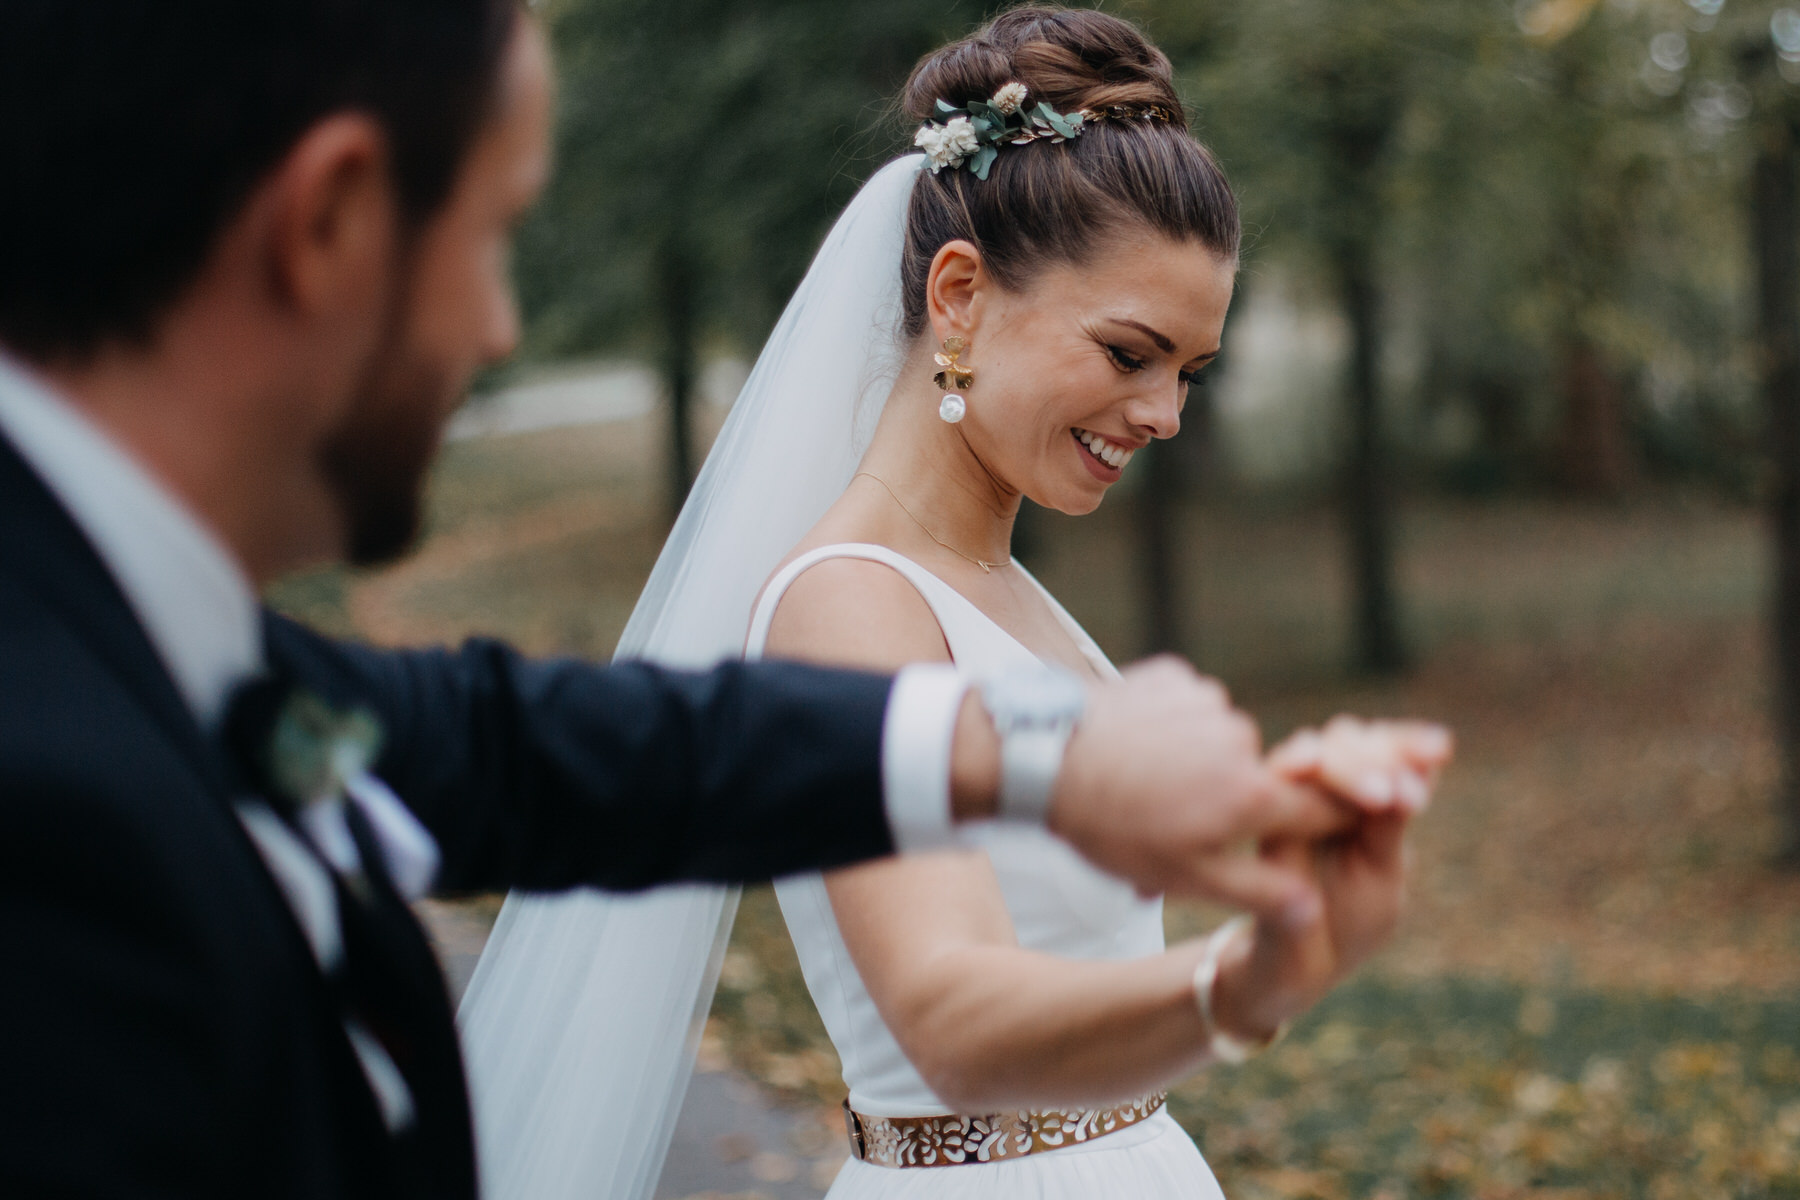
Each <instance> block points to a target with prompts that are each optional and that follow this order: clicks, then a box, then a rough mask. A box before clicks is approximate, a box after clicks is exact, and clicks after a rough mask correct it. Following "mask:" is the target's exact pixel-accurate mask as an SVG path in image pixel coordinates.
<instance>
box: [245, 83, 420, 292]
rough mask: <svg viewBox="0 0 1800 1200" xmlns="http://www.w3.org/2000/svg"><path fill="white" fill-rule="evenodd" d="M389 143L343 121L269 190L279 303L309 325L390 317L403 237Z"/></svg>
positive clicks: (363, 123) (267, 250) (269, 245)
mask: <svg viewBox="0 0 1800 1200" xmlns="http://www.w3.org/2000/svg"><path fill="white" fill-rule="evenodd" d="M388 167H389V155H388V141H387V137H386V135H385V133H384V132H383V131H382V128H381V126H380V125H379V124H377V123H376V122H375V121H374V120H373V119H371V118H369V117H366V116H363V115H360V114H356V113H340V114H337V115H335V116H331V117H327V118H326V119H324V120H322V121H320V122H318V123H317V124H316V125H314V126H313V127H312V128H311V129H310V130H308V131H307V132H306V134H305V135H303V136H302V137H301V138H300V140H299V141H298V142H296V143H295V144H294V146H293V147H292V149H290V150H289V152H288V153H287V155H286V156H285V157H284V158H283V159H282V161H281V163H280V164H278V165H277V167H276V168H275V170H274V171H273V172H271V174H270V175H269V176H268V177H267V178H266V179H265V181H264V185H263V186H262V187H261V188H260V189H259V191H260V192H261V193H262V199H263V203H264V205H266V208H265V220H264V223H263V238H262V242H263V251H264V258H265V262H266V264H267V269H268V281H269V286H270V288H271V290H272V296H271V299H272V300H273V301H274V302H275V304H276V305H277V306H279V307H283V308H288V309H290V310H291V312H292V315H294V316H296V317H298V318H300V319H301V320H306V319H308V318H318V317H321V316H323V317H326V318H328V319H330V318H334V317H339V316H348V315H349V314H351V313H354V312H357V311H358V310H361V309H369V310H370V311H381V310H382V307H383V306H384V305H385V303H386V301H387V297H388V290H389V287H390V280H389V274H390V272H391V270H392V265H393V256H394V252H395V247H396V242H397V240H398V237H399V220H398V208H397V198H396V195H395V191H394V186H393V179H392V176H391V174H390V172H389V169H388Z"/></svg>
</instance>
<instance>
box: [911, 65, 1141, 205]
mask: <svg viewBox="0 0 1800 1200" xmlns="http://www.w3.org/2000/svg"><path fill="white" fill-rule="evenodd" d="M1030 98H1031V92H1030V89H1028V88H1027V87H1026V86H1025V85H1024V84H1022V83H1019V82H1018V81H1016V80H1015V81H1013V82H1011V83H1007V84H1004V85H1003V86H1002V87H1001V88H1000V90H999V91H997V92H995V93H994V94H993V96H992V97H991V98H989V99H988V100H985V101H982V100H972V101H970V102H969V103H968V104H966V105H964V106H963V107H961V108H958V107H957V106H955V105H954V104H951V103H949V102H947V101H944V100H939V101H938V102H937V116H936V118H934V119H932V120H928V121H926V122H925V123H924V125H922V126H921V127H920V129H919V132H918V134H917V136H915V137H914V138H913V145H915V146H917V147H919V149H921V150H923V151H925V158H926V161H927V162H929V163H930V165H931V173H932V174H933V175H936V174H937V173H938V172H939V171H942V170H943V169H944V168H945V167H949V168H951V169H952V170H954V169H955V168H957V167H967V168H968V170H969V174H971V175H973V176H975V178H977V179H981V180H985V179H986V178H987V177H988V170H989V168H991V167H992V166H993V165H994V159H996V158H998V157H999V155H1000V148H1001V147H1002V146H1024V145H1027V144H1029V143H1031V142H1035V141H1039V140H1042V139H1044V138H1048V139H1049V140H1050V141H1051V142H1053V143H1054V142H1066V141H1069V140H1071V139H1073V138H1078V137H1080V136H1081V135H1082V133H1083V132H1084V131H1085V130H1086V128H1087V126H1088V125H1089V124H1090V123H1092V122H1095V121H1107V120H1112V121H1128V120H1143V121H1164V122H1173V121H1174V120H1175V114H1174V113H1173V112H1170V111H1169V110H1168V109H1166V108H1163V107H1162V106H1160V105H1153V104H1151V105H1129V104H1128V105H1113V106H1110V107H1107V108H1102V109H1098V110H1096V109H1091V108H1084V109H1082V110H1081V111H1080V112H1073V113H1059V112H1057V111H1056V110H1055V109H1054V108H1051V107H1050V106H1049V105H1048V104H1045V103H1044V102H1043V101H1041V100H1040V101H1039V102H1038V103H1037V104H1035V105H1031V106H1029V107H1028V106H1027V104H1026V102H1027V101H1028V100H1029V99H1030Z"/></svg>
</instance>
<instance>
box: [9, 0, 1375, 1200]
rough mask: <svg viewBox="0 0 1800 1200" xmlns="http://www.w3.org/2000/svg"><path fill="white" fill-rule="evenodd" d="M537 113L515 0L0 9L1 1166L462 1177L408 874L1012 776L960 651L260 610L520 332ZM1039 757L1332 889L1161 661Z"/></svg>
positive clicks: (550, 866)
mask: <svg viewBox="0 0 1800 1200" xmlns="http://www.w3.org/2000/svg"><path fill="white" fill-rule="evenodd" d="M620 102H621V103H625V102H626V98H620ZM549 108H550V104H549V98H548V77H547V63H546V55H545V51H544V47H543V45H542V42H541V40H540V37H539V35H538V33H537V31H536V30H535V28H534V27H533V26H532V24H531V22H530V21H529V20H528V19H526V18H524V17H522V16H521V15H520V14H519V11H518V10H517V9H516V7H515V4H514V0H6V2H5V3H4V4H0V112H4V113H5V114H6V115H5V118H4V120H3V121H0V164H4V166H3V167H0V169H3V170H4V171H5V172H6V181H5V185H4V186H3V187H0V230H4V231H5V232H4V233H3V234H0V664H4V665H3V667H0V963H4V972H5V975H4V980H3V981H0V1195H6V1196H81V1197H90V1196H91V1197H110V1196H176V1197H198V1196H208V1197H211V1196H217V1197H221V1198H223V1197H233V1198H238V1197H257V1198H259V1200H260V1198H265V1197H286V1196H292V1197H339V1196H370V1197H376V1196H380V1197H395V1196H433V1197H439V1196H441V1197H467V1196H471V1195H473V1193H474V1187H475V1184H474V1178H475V1176H474V1169H473V1158H472V1150H471V1144H470V1134H469V1124H468V1108H467V1098H466V1095H465V1092H464V1084H463V1080H462V1073H461V1067H460V1062H459V1059H458V1054H457V1048H456V1042H455V1032H454V1028H453V1025H452V1022H451V1016H450V1010H449V1006H448V1004H447V1002H446V1000H445V997H444V993H443V987H442V982H441V980H440V979H439V977H438V976H437V974H436V972H435V969H434V966H433V964H432V961H431V958H430V953H429V950H428V948H427V945H426V943H425V941H424V939H423V937H422V935H421V933H420V931H419V929H418V927H417V925H416V924H415V923H414V921H413V920H412V917H411V914H410V912H409V910H408V909H407V907H406V904H405V901H406V900H407V899H409V898H411V897H412V896H414V895H416V894H417V893H418V892H419V891H420V890H421V889H422V888H424V887H425V886H427V885H434V886H435V887H436V888H438V889H440V890H450V891H454V890H467V889H477V888H480V889H498V888H505V887H526V888H566V887H570V886H575V885H580V884H597V885H600V886H608V887H615V888H637V887H645V886H650V885H653V884H658V883H663V882H668V881H672V880H682V879H687V880H694V879H699V880H720V881H730V880H747V879H758V878H765V877H768V876H770V875H772V874H777V873H781V872H786V871H793V870H798V869H802V868H809V867H820V866H828V865H833V864H841V863H845V862H850V861H855V860H858V859H863V858H868V857H872V856H877V855H882V854H887V853H891V852H893V851H894V850H896V849H907V848H916V847H924V846H928V845H931V844H934V843H938V842H942V841H944V840H946V839H947V838H948V837H949V836H951V835H950V827H951V825H952V823H953V821H955V820H964V819H973V818H980V817H984V816H992V815H994V813H995V811H996V807H997V804H998V801H997V796H998V794H999V793H1000V791H1001V787H1002V783H1003V782H1008V781H1010V780H1011V776H1009V775H1005V774H1004V773H1003V768H1002V765H1001V764H1002V755H1001V748H1000V740H999V737H998V735H997V734H996V732H995V729H994V726H993V724H992V722H991V721H990V720H989V718H988V716H987V714H986V713H985V712H984V711H983V708H982V706H981V704H980V703H979V702H978V701H977V700H975V699H974V698H973V697H972V695H970V694H967V692H966V689H965V687H964V681H962V680H960V679H959V678H958V677H957V676H955V674H954V673H952V672H950V671H948V670H947V669H919V670H914V671H911V672H908V673H905V674H903V675H902V676H901V677H900V678H899V679H898V681H895V680H889V679H886V678H881V677H874V676H865V675H858V674H851V673H839V672H830V671H824V670H817V669H810V668H805V667H800V666H796V665H784V664H766V665H758V666H744V665H735V666H726V667H721V668H719V669H717V670H714V671H711V672H706V673H677V672H672V671H665V670H660V669H657V668H653V667H649V666H643V665H634V664H624V665H618V666H613V667H608V668H600V667H594V666H589V665H585V664H579V663H573V662H531V661H527V660H524V659H522V658H520V657H519V656H518V655H516V654H514V653H513V652H512V651H510V650H509V649H507V648H506V647H505V646H502V645H499V644H496V643H492V642H484V641H477V642H472V643H470V644H469V645H467V646H465V647H464V648H462V649H461V650H460V651H404V652H381V651H375V650H370V649H367V648H360V647H355V646H350V645H344V644H339V643H334V642H332V641H329V640H327V639H324V638H322V637H319V636H318V635H316V634H313V633H311V632H309V631H307V630H305V629H303V628H301V627H299V626H297V625H294V624H292V623H290V622H286V621H284V620H281V619H279V618H276V617H274V616H272V615H270V614H267V613H265V612H262V611H261V610H260V609H259V607H258V605H257V602H256V600H255V595H256V592H255V589H256V588H257V587H259V586H261V585H262V584H265V583H267V582H268V581H269V580H271V579H273V578H275V577H276V576H278V575H280V574H281V573H282V572H284V571H287V570H290V569H292V568H293V567H295V566H297V565H300V564H305V563H315V562H322V561H331V560H343V561H349V562H353V563H374V562H380V561H383V560H386V559H388V558H391V557H392V556H394V555H395V554H396V553H398V552H399V551H400V550H401V549H402V548H403V547H404V546H405V545H406V544H407V543H408V542H409V541H410V540H411V539H412V537H413V535H414V532H415V529H416V526H417V522H418V504H419V490H420V480H421V477H422V475H423V473H424V471H425V469H426V467H427V466H428V464H429V463H430V461H431V458H432V456H433V454H434V452H435V449H436V446H437V442H438V437H439V433H440V430H441V427H442V425H443V423H444V421H445V419H446V418H447V416H448V415H449V414H450V412H451V411H452V410H453V409H454V407H455V406H456V405H457V403H458V402H459V401H460V399H461V397H462V395H463V389H464V387H465V385H466V383H467V381H468V379H469V377H470V375H471V373H472V372H473V371H474V370H475V369H476V368H478V367H479V366H481V365H482V364H484V363H487V362H491V361H494V360H496V359H499V358H501V357H504V356H505V355H506V354H507V353H508V352H509V351H510V350H511V349H512V346H513V344H514V341H515V340H516V337H517V328H516V320H517V318H516V315H515V312H514V308H513V302H512V298H511V294H510V290H509V286H508V281H507V277H506V250H507V243H508V236H509V231H510V229H511V227H512V225H513V224H514V223H515V222H516V221H517V219H518V218H519V216H520V214H521V213H523V212H524V211H525V209H526V208H527V206H528V205H529V204H530V203H531V201H532V198H533V197H534V195H535V194H536V193H537V191H538V189H539V187H540V185H541V184H542V182H543V178H544V175H545V172H546V170H547V162H546V149H545V147H546V140H547V130H548V125H549ZM246 685H248V686H246ZM377 751H378V752H377ZM371 756H373V758H372V761H371ZM1051 768H1052V771H1051V774H1050V776H1049V777H1048V779H1047V781H1046V783H1045V785H1044V786H1046V787H1049V786H1051V781H1053V785H1054V791H1053V792H1052V793H1051V794H1050V799H1051V801H1052V803H1051V805H1050V808H1049V812H1048V818H1047V819H1048V820H1049V822H1050V824H1051V826H1052V827H1053V828H1054V829H1056V830H1057V831H1058V832H1059V833H1061V834H1062V835H1063V836H1065V837H1067V838H1068V839H1069V840H1070V841H1071V842H1072V843H1074V844H1075V845H1076V846H1077V847H1078V848H1079V849H1081V850H1082V851H1083V852H1084V853H1086V854H1087V855H1089V856H1090V857H1091V858H1093V859H1094V860H1095V861H1096V862H1098V863H1100V864H1102V865H1103V866H1106V867H1109V868H1110V869H1112V870H1114V871H1116V872H1118V873H1120V874H1122V875H1125V876H1127V877H1129V878H1131V879H1133V880H1134V881H1135V882H1137V883H1138V884H1139V885H1140V886H1142V887H1145V888H1147V889H1173V890H1179V891H1186V892H1190V893H1201V894H1208V895H1212V896H1214V897H1216V898H1219V899H1223V900H1226V901H1228V902H1232V903H1236V904H1240V905H1245V906H1249V907H1253V908H1256V909H1258V910H1259V911H1263V912H1278V911H1287V910H1293V909H1295V908H1298V909H1300V910H1308V911H1310V909H1311V906H1312V905H1313V904H1314V903H1315V898H1314V897H1313V895H1312V894H1311V892H1310V891H1309V890H1308V889H1307V888H1306V886H1305V885H1304V884H1303V883H1302V882H1301V881H1300V880H1299V879H1298V878H1297V877H1293V876H1289V875H1287V874H1285V873H1282V872H1281V871H1279V870H1277V869H1276V868H1274V867H1271V866H1268V865H1257V864H1255V863H1253V862H1249V861H1246V860H1244V859H1242V858H1240V857H1237V856H1233V855H1230V854H1228V853H1227V851H1228V850H1229V849H1230V848H1231V847H1232V846H1233V845H1234V844H1236V843H1239V842H1241V841H1242V840H1243V839H1246V838H1255V837H1261V836H1266V835H1270V834H1277V833H1280V834H1291V835H1296V836H1302V837H1304V836H1316V835H1318V834H1320V833H1323V832H1325V831H1328V830H1331V829H1334V828H1337V827H1338V824H1339V822H1340V821H1341V820H1342V818H1341V816H1340V814H1339V812H1338V810H1337V809H1336V808H1334V807H1333V806H1332V805H1331V804H1329V803H1327V802H1326V801H1325V800H1323V799H1322V798H1320V797H1319V796H1318V795H1316V794H1314V793H1312V792H1310V791H1305V790H1301V789H1295V788H1291V787H1282V786H1279V785H1278V784H1277V783H1276V782H1275V781H1274V780H1273V779H1272V778H1271V776H1270V775H1269V773H1268V772H1267V770H1266V769H1265V768H1264V766H1263V765H1262V763H1261V761H1260V758H1259V755H1258V752H1257V746H1256V739H1255V735H1254V732H1253V730H1252V728H1251V727H1250V726H1249V724H1248V722H1247V721H1246V720H1245V719H1244V718H1243V717H1242V716H1241V715H1240V714H1238V713H1236V712H1235V711H1233V710H1232V709H1231V708H1230V706H1229V705H1228V704H1227V703H1226V702H1225V700H1224V698H1223V695H1222V693H1221V692H1220V691H1219V690H1218V689H1217V688H1216V686H1214V685H1211V684H1209V683H1206V682H1204V681H1201V680H1198V679H1197V678H1195V677H1194V676H1193V675H1192V674H1191V673H1190V672H1188V671H1186V670H1185V668H1182V667H1179V666H1177V665H1173V664H1168V663H1164V664H1160V665H1152V666H1150V667H1147V668H1141V669H1138V670H1137V671H1135V672H1133V673H1131V674H1130V676H1129V678H1128V680H1127V681H1126V682H1125V683H1123V684H1118V685H1111V686H1107V687H1102V688H1096V689H1095V690H1094V691H1093V692H1092V693H1091V696H1090V699H1089V703H1088V708H1087V711H1086V714H1085V716H1084V717H1083V719H1082V722H1081V724H1080V726H1079V728H1078V730H1077V731H1076V733H1075V735H1074V737H1073V739H1072V740H1071V741H1070V742H1069V743H1068V746H1067V750H1066V754H1065V756H1064V758H1063V759H1062V764H1061V768H1060V773H1058V772H1056V770H1055V764H1054V762H1052V763H1051ZM1010 769H1011V768H1008V770H1010ZM390 789H391V790H390Z"/></svg>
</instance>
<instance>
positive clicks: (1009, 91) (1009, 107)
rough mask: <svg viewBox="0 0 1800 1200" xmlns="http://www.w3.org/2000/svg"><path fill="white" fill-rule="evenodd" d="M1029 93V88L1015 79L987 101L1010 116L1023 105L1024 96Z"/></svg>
mask: <svg viewBox="0 0 1800 1200" xmlns="http://www.w3.org/2000/svg"><path fill="white" fill-rule="evenodd" d="M1029 95H1031V92H1030V90H1029V89H1028V88H1026V86H1025V85H1024V84H1022V83H1018V82H1016V81H1015V82H1013V83H1009V84H1006V85H1005V86H1004V87H1002V88H1001V89H1000V90H999V91H997V92H995V93H994V98H993V99H992V100H989V101H988V103H989V104H991V105H993V106H994V107H995V108H997V109H999V110H1000V111H1001V112H1003V113H1005V114H1006V115H1007V116H1009V117H1010V116H1012V115H1013V114H1014V113H1016V112H1018V111H1019V110H1020V109H1021V108H1023V107H1025V98H1026V97H1027V96H1029Z"/></svg>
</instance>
